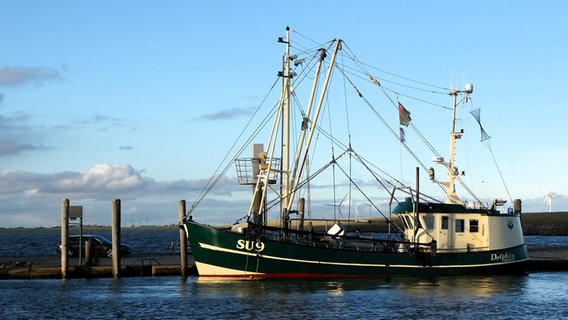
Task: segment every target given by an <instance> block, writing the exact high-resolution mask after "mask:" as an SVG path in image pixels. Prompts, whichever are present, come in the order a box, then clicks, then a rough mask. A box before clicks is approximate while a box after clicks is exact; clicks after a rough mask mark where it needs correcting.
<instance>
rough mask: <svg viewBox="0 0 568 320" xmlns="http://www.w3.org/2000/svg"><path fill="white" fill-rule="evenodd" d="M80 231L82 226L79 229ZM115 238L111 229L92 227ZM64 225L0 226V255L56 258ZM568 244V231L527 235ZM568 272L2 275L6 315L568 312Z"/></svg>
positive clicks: (163, 245)
mask: <svg viewBox="0 0 568 320" xmlns="http://www.w3.org/2000/svg"><path fill="white" fill-rule="evenodd" d="M74 231H75V230H74ZM85 233H97V234H101V235H104V236H107V237H109V238H110V230H97V231H96V232H93V231H92V230H86V231H85ZM178 236H179V233H178V230H177V228H175V227H173V228H140V229H124V230H123V232H122V240H123V242H126V243H128V244H129V245H131V246H132V248H133V250H134V254H144V253H165V252H168V251H169V252H171V250H172V249H171V248H170V247H171V243H172V241H174V242H175V241H176V239H177V237H178ZM58 240H59V230H58V229H18V230H15V229H3V230H0V243H1V245H0V257H2V256H3V257H14V256H22V257H25V256H34V255H55V254H56V253H55V245H56V243H57V241H58ZM526 241H527V243H528V244H552V245H565V244H568V237H526ZM567 283H568V272H540V273H531V274H529V275H527V276H521V277H518V276H495V277H487V276H477V277H471V276H470V277H446V278H410V277H406V278H398V277H390V278H365V279H341V280H337V279H334V280H329V279H328V280H307V281H306V280H286V281H283V280H255V281H217V282H215V281H211V280H209V281H204V280H202V279H198V278H195V277H189V278H183V277H156V278H152V277H144V278H123V279H108V278H105V279H72V280H2V281H0V319H6V318H10V319H29V318H38V319H60V318H67V319H71V318H73V319H112V318H124V319H134V318H136V319H139V318H150V319H177V318H188V319H259V318H265V319H350V320H351V319H476V320H480V319H535V318H541V319H543V318H546V319H562V318H566V319H568V308H567V307H566V302H568V290H567V289H566V284H567Z"/></svg>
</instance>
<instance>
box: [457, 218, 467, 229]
mask: <svg viewBox="0 0 568 320" xmlns="http://www.w3.org/2000/svg"><path fill="white" fill-rule="evenodd" d="M464 231H465V220H464V219H456V232H464Z"/></svg>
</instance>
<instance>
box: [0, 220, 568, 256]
mask: <svg viewBox="0 0 568 320" xmlns="http://www.w3.org/2000/svg"><path fill="white" fill-rule="evenodd" d="M60 232H61V231H60V230H59V229H57V228H53V229H52V228H49V229H0V257H13V256H37V255H55V254H56V252H55V248H56V246H57V242H58V241H59V239H60V238H61V235H60ZM69 234H79V230H78V228H75V229H71V230H70V231H69ZM83 234H98V235H102V236H105V237H107V238H108V239H111V230H110V228H107V229H95V230H92V229H85V230H84V231H83ZM385 237H386V235H385ZM178 239H179V229H178V228H177V227H147V228H125V229H123V230H122V232H121V240H122V242H125V243H127V244H129V245H130V246H131V247H132V251H133V255H141V254H147V253H167V252H172V249H171V247H172V242H173V244H174V247H175V246H176V245H177V241H178ZM525 240H526V243H527V244H546V245H568V237H567V236H563V237H541V236H527V237H525Z"/></svg>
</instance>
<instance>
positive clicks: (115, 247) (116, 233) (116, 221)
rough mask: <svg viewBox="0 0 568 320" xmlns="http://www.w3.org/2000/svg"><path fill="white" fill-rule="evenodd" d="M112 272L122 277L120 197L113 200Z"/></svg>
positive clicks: (116, 276) (115, 275)
mask: <svg viewBox="0 0 568 320" xmlns="http://www.w3.org/2000/svg"><path fill="white" fill-rule="evenodd" d="M112 274H113V276H114V277H115V278H118V277H120V199H113V200H112Z"/></svg>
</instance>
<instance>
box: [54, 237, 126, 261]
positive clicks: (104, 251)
mask: <svg viewBox="0 0 568 320" xmlns="http://www.w3.org/2000/svg"><path fill="white" fill-rule="evenodd" d="M81 240H82V241H81V242H82V243H81V248H82V249H83V256H84V255H85V242H86V241H89V240H90V241H91V243H92V244H93V248H94V251H95V252H94V253H95V256H96V257H112V241H110V240H109V239H107V238H105V237H103V236H97V235H83V238H82V239H81ZM56 251H57V253H59V254H61V242H59V243H58V244H57V249H56ZM130 252H131V250H130V247H129V246H128V245H126V244H124V243H121V244H120V255H121V256H127V255H129V254H130ZM67 255H68V256H71V257H73V256H78V255H79V235H73V236H69V238H68V240H67Z"/></svg>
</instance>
